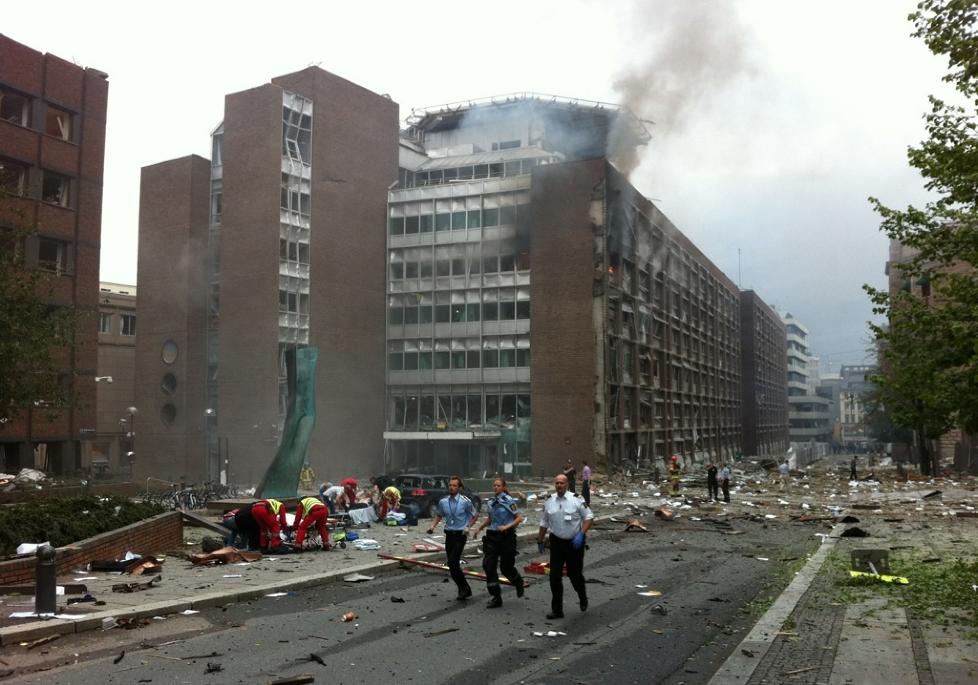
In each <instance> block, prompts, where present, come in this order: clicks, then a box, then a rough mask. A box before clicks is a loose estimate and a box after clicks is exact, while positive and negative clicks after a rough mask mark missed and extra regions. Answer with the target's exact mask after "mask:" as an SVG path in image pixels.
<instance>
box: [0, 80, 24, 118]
mask: <svg viewBox="0 0 978 685" xmlns="http://www.w3.org/2000/svg"><path fill="white" fill-rule="evenodd" d="M0 119H3V120H4V121H9V122H11V123H13V124H17V125H18V126H30V122H31V102H30V100H29V99H28V98H27V96H26V95H21V94H20V93H17V92H14V91H12V90H7V89H6V88H0Z"/></svg>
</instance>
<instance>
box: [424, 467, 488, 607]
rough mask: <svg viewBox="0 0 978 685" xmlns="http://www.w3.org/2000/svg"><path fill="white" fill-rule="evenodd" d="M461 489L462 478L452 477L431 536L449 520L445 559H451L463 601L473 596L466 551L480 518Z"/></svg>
mask: <svg viewBox="0 0 978 685" xmlns="http://www.w3.org/2000/svg"><path fill="white" fill-rule="evenodd" d="M461 489H462V479H461V478H459V477H458V476H452V477H451V478H449V480H448V494H447V495H445V496H444V497H442V498H441V499H440V500H439V501H438V514H437V516H435V520H434V521H433V522H432V524H431V527H430V528H428V535H431V534H432V533H434V532H435V528H437V527H438V524H439V523H441V521H442V519H444V520H445V557H446V559H447V560H448V570H449V572H450V573H451V574H452V580H454V581H455V585H456V586H457V587H458V597H457V598H456V599H458V600H459V601H461V600H465V599H468V598H469V597H471V596H472V588H471V587H469V583H468V581H466V580H465V574H464V573H462V551H463V550H464V549H465V540H466V539H467V538H468V536H469V529H470V528H471V527H472V524H474V523H475V521H476V519H477V518H478V517H479V513H478V512H477V511H476V510H475V506H474V505H473V504H472V500H470V499H469V498H468V497H466V496H465V495H463V494H462V493H461V492H460V490H461Z"/></svg>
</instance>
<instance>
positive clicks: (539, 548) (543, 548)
mask: <svg viewBox="0 0 978 685" xmlns="http://www.w3.org/2000/svg"><path fill="white" fill-rule="evenodd" d="M537 551H538V552H539V553H540V554H543V553H544V552H546V551H547V546H546V545H545V544H543V543H542V542H538V543H537Z"/></svg>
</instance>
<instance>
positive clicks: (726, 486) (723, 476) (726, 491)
mask: <svg viewBox="0 0 978 685" xmlns="http://www.w3.org/2000/svg"><path fill="white" fill-rule="evenodd" d="M717 478H719V480H720V489H721V490H722V491H723V501H724V502H726V503H728V504H729V503H730V466H728V465H727V464H726V463H723V462H721V464H720V471H719V473H718V474H717Z"/></svg>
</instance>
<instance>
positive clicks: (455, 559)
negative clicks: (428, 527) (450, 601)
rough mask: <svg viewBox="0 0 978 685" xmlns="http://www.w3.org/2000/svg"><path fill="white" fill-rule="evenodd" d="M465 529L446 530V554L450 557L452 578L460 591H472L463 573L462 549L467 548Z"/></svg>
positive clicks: (449, 568)
mask: <svg viewBox="0 0 978 685" xmlns="http://www.w3.org/2000/svg"><path fill="white" fill-rule="evenodd" d="M465 537H466V536H465V531H464V530H446V531H445V556H446V557H447V559H448V570H449V572H450V573H451V574H452V580H454V581H455V584H456V585H457V586H458V591H459V592H471V591H472V589H471V588H470V587H469V584H468V582H467V581H466V580H465V574H464V573H462V550H464V549H465Z"/></svg>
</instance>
